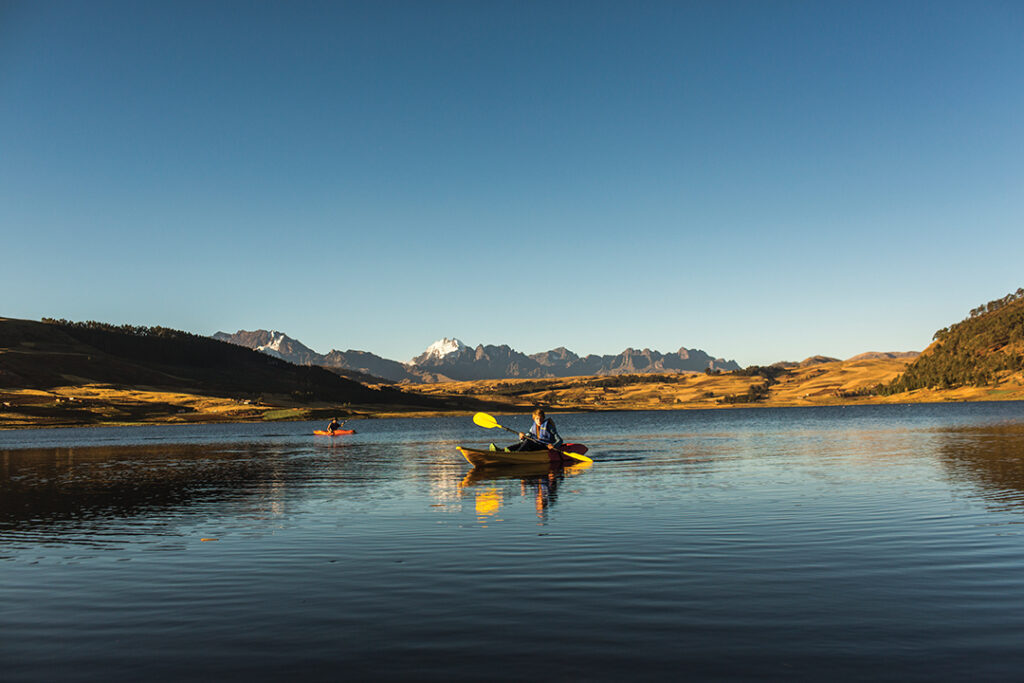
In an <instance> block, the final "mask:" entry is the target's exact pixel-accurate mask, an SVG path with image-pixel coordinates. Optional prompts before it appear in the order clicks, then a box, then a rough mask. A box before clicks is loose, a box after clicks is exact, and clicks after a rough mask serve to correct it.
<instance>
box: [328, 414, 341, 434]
mask: <svg viewBox="0 0 1024 683" xmlns="http://www.w3.org/2000/svg"><path fill="white" fill-rule="evenodd" d="M344 424H345V423H344V422H338V418H336V417H334V418H331V424H329V425H327V433H328V434H333V433H334V432H335V431H337V430H339V429H341V427H342V426H343V425H344Z"/></svg>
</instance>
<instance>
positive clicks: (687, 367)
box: [213, 330, 740, 382]
mask: <svg viewBox="0 0 1024 683" xmlns="http://www.w3.org/2000/svg"><path fill="white" fill-rule="evenodd" d="M213 337H214V338H215V339H219V340H221V341H227V342H231V343H234V344H239V345H241V346H247V347H249V348H252V349H258V350H262V351H264V352H265V353H270V354H271V355H275V356H277V357H280V358H283V359H285V360H288V361H291V362H293V363H297V364H300V365H320V366H323V367H326V368H328V369H345V370H352V371H356V372H361V373H364V374H368V375H373V376H376V377H380V378H382V379H385V380H388V381H392V382H403V381H408V382H437V381H446V380H481V379H513V378H544V377H573V376H578V375H622V374H646V373H654V372H688V371H689V372H700V371H703V370H706V369H709V368H710V369H713V370H725V371H728V370H739V369H740V366H739V364H737V363H736V361H733V360H725V359H723V358H715V357H713V356H711V355H710V354H708V353H706V352H704V351H702V350H699V349H686V348H680V349H679V350H678V351H676V352H674V353H668V354H663V353H661V352H658V351H652V350H651V349H626V350H624V351H623V352H622V353H620V354H617V355H602V356H599V355H595V354H590V355H587V356H582V357H581V356H579V355H577V354H575V353H573V352H572V351H570V350H569V349H566V348H565V347H558V348H556V349H551V350H550V351H543V352H541V353H535V354H531V355H527V354H524V353H522V352H520V351H516V350H515V349H513V348H511V347H510V346H508V345H507V344H501V345H490V344H488V345H484V344H480V345H478V346H476V347H475V348H473V347H470V346H468V345H466V344H464V343H463V342H461V341H459V340H458V339H448V338H444V339H441V340H439V341H437V342H435V343H434V344H431V345H430V347H428V348H427V350H426V351H424V352H423V353H422V354H420V355H419V356H417V357H415V358H413V359H412V360H411V361H409V362H408V363H400V362H398V361H394V360H389V359H387V358H382V357H381V356H378V355H376V354H373V353H370V352H368V351H354V350H352V349H349V350H348V351H338V350H332V351H331V352H330V353H327V354H318V353H316V352H315V351H312V350H311V349H309V348H308V347H307V346H305V345H304V344H302V343H301V342H299V341H297V340H294V339H292V338H290V337H288V336H287V335H284V334H282V333H280V332H276V331H267V330H254V331H245V330H239V331H238V332H236V333H234V334H228V333H226V332H217V333H216V334H215V335H213Z"/></svg>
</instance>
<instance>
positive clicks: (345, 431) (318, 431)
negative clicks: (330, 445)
mask: <svg viewBox="0 0 1024 683" xmlns="http://www.w3.org/2000/svg"><path fill="white" fill-rule="evenodd" d="M313 433H314V434H316V435H317V436H341V435H342V434H355V433H356V430H354V429H335V430H334V431H333V432H329V431H327V430H326V429H314V430H313Z"/></svg>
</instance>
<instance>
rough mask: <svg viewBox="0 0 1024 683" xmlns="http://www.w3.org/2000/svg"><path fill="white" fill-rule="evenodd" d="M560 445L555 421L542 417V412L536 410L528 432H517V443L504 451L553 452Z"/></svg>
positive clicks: (560, 438) (560, 441)
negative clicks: (545, 449)
mask: <svg viewBox="0 0 1024 683" xmlns="http://www.w3.org/2000/svg"><path fill="white" fill-rule="evenodd" d="M561 445H562V437H561V436H559V435H558V429H557V428H556V427H555V421H554V420H552V419H551V418H550V417H546V416H545V415H544V411H543V410H541V409H540V408H537V409H536V410H535V411H533V425H532V426H531V427H530V431H529V432H526V433H523V432H519V443H516V444H512V445H511V446H509V447H508V448H506V449H505V450H506V451H539V450H541V449H542V448H547V449H548V450H554V449H556V448H558V447H559V446H561Z"/></svg>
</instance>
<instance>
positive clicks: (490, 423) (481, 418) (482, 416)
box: [473, 413, 498, 429]
mask: <svg viewBox="0 0 1024 683" xmlns="http://www.w3.org/2000/svg"><path fill="white" fill-rule="evenodd" d="M473 422H475V423H477V424H478V425H480V426H481V427H483V428H484V429H492V428H494V427H497V426H498V421H497V420H495V419H494V418H493V417H491V416H490V415H488V414H487V413H477V414H476V415H474V416H473Z"/></svg>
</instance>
